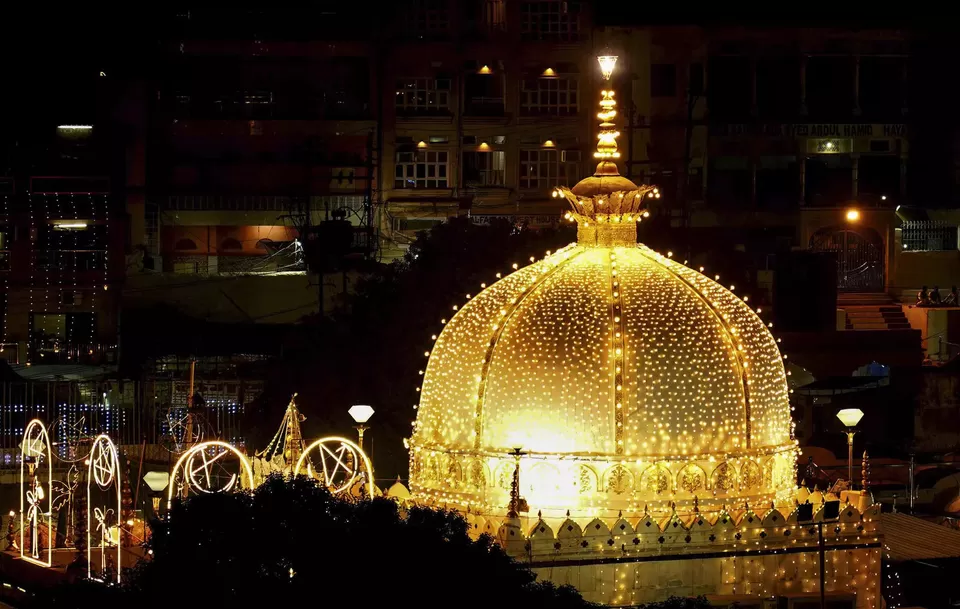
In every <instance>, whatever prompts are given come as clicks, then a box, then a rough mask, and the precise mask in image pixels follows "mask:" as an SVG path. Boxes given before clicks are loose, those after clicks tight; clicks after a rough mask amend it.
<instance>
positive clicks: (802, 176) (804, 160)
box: [800, 153, 807, 205]
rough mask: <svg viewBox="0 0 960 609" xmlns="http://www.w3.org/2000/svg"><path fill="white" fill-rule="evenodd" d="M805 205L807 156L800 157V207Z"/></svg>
mask: <svg viewBox="0 0 960 609" xmlns="http://www.w3.org/2000/svg"><path fill="white" fill-rule="evenodd" d="M806 203H807V155H806V154H802V153H801V155H800V205H805V204H806Z"/></svg>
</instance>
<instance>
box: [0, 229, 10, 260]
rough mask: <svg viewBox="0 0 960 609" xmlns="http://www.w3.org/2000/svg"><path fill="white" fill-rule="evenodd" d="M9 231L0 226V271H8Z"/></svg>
mask: <svg viewBox="0 0 960 609" xmlns="http://www.w3.org/2000/svg"><path fill="white" fill-rule="evenodd" d="M9 231H10V229H9V227H7V226H5V225H0V271H9V270H10V232H9Z"/></svg>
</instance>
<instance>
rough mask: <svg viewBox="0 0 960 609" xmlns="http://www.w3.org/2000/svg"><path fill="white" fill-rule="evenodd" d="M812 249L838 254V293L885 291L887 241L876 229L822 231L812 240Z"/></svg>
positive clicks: (833, 228)
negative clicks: (884, 246) (884, 272)
mask: <svg viewBox="0 0 960 609" xmlns="http://www.w3.org/2000/svg"><path fill="white" fill-rule="evenodd" d="M810 249H811V250H813V251H815V252H833V253H834V254H836V260H837V289H838V290H840V291H842V292H882V291H883V239H881V238H880V235H878V234H877V232H876V231H875V230H873V229H871V228H863V229H861V230H860V231H859V232H858V231H853V230H850V229H847V228H836V227H830V228H822V229H820V230H818V231H817V232H816V233H814V235H813V237H811V238H810Z"/></svg>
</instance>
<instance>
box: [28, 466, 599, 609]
mask: <svg viewBox="0 0 960 609" xmlns="http://www.w3.org/2000/svg"><path fill="white" fill-rule="evenodd" d="M153 527H154V531H153V532H154V534H153V536H152V538H151V542H150V544H151V545H150V549H151V550H153V557H152V560H150V561H145V562H142V563H141V565H140V566H139V567H138V568H137V569H135V570H133V571H131V572H129V573H127V574H126V579H127V583H126V584H125V585H124V586H123V587H122V589H121V590H115V589H110V588H106V587H103V586H97V587H93V586H90V585H79V586H78V585H72V586H67V587H65V588H61V589H59V590H56V591H54V592H53V593H51V594H49V595H43V596H42V597H41V598H38V599H37V606H44V607H64V608H72V607H91V606H97V607H100V608H101V609H104V608H106V607H113V606H117V607H120V606H123V607H145V608H149V607H165V608H166V607H170V606H184V607H187V606H189V607H233V608H244V607H250V608H254V607H255V608H257V609H264V608H265V607H266V608H269V607H271V606H277V604H278V603H297V604H307V605H308V606H328V607H338V606H343V607H346V606H359V607H370V606H401V607H405V606H414V607H454V606H459V607H518V608H520V607H523V608H528V607H545V608H556V609H566V608H571V609H572V608H576V607H589V606H591V605H590V604H589V603H586V602H585V601H583V600H582V598H581V597H580V595H579V594H578V593H577V592H576V591H575V590H573V589H572V588H569V587H566V588H558V587H556V586H554V585H552V584H550V583H541V582H537V581H535V576H534V575H533V573H532V572H530V571H529V570H527V569H526V568H524V567H522V566H521V565H519V564H518V563H516V562H515V561H513V559H511V558H510V557H508V556H507V555H506V554H505V553H504V552H503V551H502V550H501V549H500V548H499V546H497V545H495V544H494V543H493V540H492V539H491V538H489V537H487V536H483V537H481V538H480V539H479V540H473V539H471V538H470V536H469V535H468V524H467V523H466V521H465V520H464V519H463V518H462V517H460V516H458V515H457V514H455V513H453V512H447V511H438V510H433V509H428V508H420V507H414V508H411V509H410V510H409V512H408V513H406V515H405V517H404V516H403V515H402V514H401V513H400V510H399V508H398V506H397V505H396V504H395V503H393V502H392V501H390V500H386V499H378V500H374V501H360V502H348V501H342V500H340V499H337V498H334V497H332V496H331V495H330V494H329V493H328V492H327V491H326V489H324V488H323V487H322V486H320V485H319V484H317V483H316V482H315V481H314V480H312V479H307V478H302V477H301V478H298V479H295V480H283V479H281V478H272V479H270V480H268V481H267V482H266V483H265V484H264V485H262V486H261V487H259V488H258V489H256V490H255V491H254V492H252V493H238V494H219V495H201V496H198V497H195V498H191V499H189V500H187V501H185V502H183V503H182V504H179V505H175V506H174V508H173V510H172V512H171V514H170V518H169V519H168V520H165V521H159V522H155V523H154V525H153Z"/></svg>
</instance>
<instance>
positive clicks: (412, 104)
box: [396, 78, 450, 114]
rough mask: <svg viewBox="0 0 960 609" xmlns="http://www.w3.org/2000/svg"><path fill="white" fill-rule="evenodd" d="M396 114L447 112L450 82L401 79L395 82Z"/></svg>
mask: <svg viewBox="0 0 960 609" xmlns="http://www.w3.org/2000/svg"><path fill="white" fill-rule="evenodd" d="M396 107H397V112H398V113H401V114H431V113H444V112H449V109H450V80H449V79H445V78H443V79H437V78H403V79H400V80H398V81H397V96H396Z"/></svg>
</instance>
